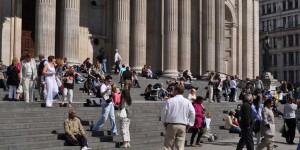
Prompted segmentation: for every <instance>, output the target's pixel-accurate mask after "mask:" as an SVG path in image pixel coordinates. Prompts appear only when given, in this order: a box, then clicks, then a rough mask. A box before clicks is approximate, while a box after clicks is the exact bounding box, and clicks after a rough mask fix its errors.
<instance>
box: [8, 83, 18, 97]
mask: <svg viewBox="0 0 300 150" xmlns="http://www.w3.org/2000/svg"><path fill="white" fill-rule="evenodd" d="M8 87H9V92H8V98H9V99H12V98H14V99H16V98H17V95H16V94H17V93H16V91H17V86H14V85H9V86H8Z"/></svg>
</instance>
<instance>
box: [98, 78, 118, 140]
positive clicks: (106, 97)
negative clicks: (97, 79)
mask: <svg viewBox="0 0 300 150" xmlns="http://www.w3.org/2000/svg"><path fill="white" fill-rule="evenodd" d="M111 81H112V77H111V76H110V75H107V76H106V77H105V81H104V84H102V85H101V87H100V94H101V96H102V98H101V100H102V102H101V107H102V116H101V117H100V119H99V121H98V122H97V123H96V124H95V125H94V126H93V130H99V129H101V128H102V127H103V125H104V123H105V121H106V120H107V118H108V117H109V119H110V124H111V127H112V128H111V132H112V133H113V135H119V134H118V132H117V126H116V121H115V107H114V105H113V102H112V99H111V96H112V92H111V86H110V84H111Z"/></svg>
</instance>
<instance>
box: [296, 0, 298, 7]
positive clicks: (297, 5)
mask: <svg viewBox="0 0 300 150" xmlns="http://www.w3.org/2000/svg"><path fill="white" fill-rule="evenodd" d="M295 8H298V0H295Z"/></svg>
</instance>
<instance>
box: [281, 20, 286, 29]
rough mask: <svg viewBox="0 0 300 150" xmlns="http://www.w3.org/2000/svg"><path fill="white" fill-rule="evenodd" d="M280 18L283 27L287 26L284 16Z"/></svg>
mask: <svg viewBox="0 0 300 150" xmlns="http://www.w3.org/2000/svg"><path fill="white" fill-rule="evenodd" d="M282 19H283V21H282V23H283V28H284V29H286V28H287V24H286V17H283V18H282Z"/></svg>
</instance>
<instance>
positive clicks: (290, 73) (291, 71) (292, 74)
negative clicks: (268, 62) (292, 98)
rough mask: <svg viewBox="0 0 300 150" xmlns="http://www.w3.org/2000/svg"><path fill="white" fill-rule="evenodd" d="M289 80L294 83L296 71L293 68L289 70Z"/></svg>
mask: <svg viewBox="0 0 300 150" xmlns="http://www.w3.org/2000/svg"><path fill="white" fill-rule="evenodd" d="M289 81H291V82H292V83H294V71H293V70H290V71H289Z"/></svg>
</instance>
